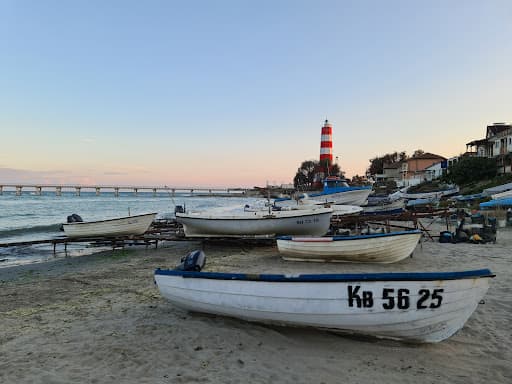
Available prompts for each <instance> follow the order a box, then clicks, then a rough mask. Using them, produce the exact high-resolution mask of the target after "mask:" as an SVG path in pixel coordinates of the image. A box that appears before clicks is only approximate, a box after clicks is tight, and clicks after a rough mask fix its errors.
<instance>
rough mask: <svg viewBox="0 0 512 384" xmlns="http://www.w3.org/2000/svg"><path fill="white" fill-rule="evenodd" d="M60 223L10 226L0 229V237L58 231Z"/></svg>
mask: <svg viewBox="0 0 512 384" xmlns="http://www.w3.org/2000/svg"><path fill="white" fill-rule="evenodd" d="M61 225H62V224H60V223H59V224H48V225H35V226H33V227H25V228H12V229H5V230H0V239H1V238H2V237H4V236H5V237H11V236H23V235H30V234H36V233H49V232H58V231H60V227H61Z"/></svg>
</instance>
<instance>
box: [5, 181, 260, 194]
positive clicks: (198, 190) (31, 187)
mask: <svg viewBox="0 0 512 384" xmlns="http://www.w3.org/2000/svg"><path fill="white" fill-rule="evenodd" d="M7 189H10V190H13V191H16V196H21V194H22V193H23V190H28V191H31V192H35V194H36V195H41V194H42V192H43V190H54V191H55V195H56V196H61V195H62V192H63V191H71V192H73V191H74V192H75V195H76V196H80V194H81V192H82V191H92V192H95V193H96V196H99V195H100V194H101V191H105V190H109V191H111V192H114V195H115V196H116V197H118V196H119V193H120V192H130V191H131V192H133V194H134V195H135V196H137V195H138V193H139V192H146V193H147V192H150V193H151V192H152V193H153V196H156V195H157V193H169V194H170V195H172V196H174V195H175V194H176V193H190V194H192V195H211V196H219V195H225V196H239V195H242V196H245V195H247V194H248V192H249V191H251V190H250V189H247V188H237V187H234V188H233V187H229V188H228V187H212V188H210V187H168V186H158V187H149V186H116V185H73V184H70V185H65V184H62V185H59V184H0V195H2V194H3V192H5V191H6V190H7Z"/></svg>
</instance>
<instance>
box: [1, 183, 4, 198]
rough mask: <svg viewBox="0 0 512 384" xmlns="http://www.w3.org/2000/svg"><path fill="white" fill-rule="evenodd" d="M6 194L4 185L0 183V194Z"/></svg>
mask: <svg viewBox="0 0 512 384" xmlns="http://www.w3.org/2000/svg"><path fill="white" fill-rule="evenodd" d="M3 194H4V186H3V185H0V196H2V195H3Z"/></svg>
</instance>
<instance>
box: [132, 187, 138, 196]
mask: <svg viewBox="0 0 512 384" xmlns="http://www.w3.org/2000/svg"><path fill="white" fill-rule="evenodd" d="M133 193H134V194H135V196H137V195H138V194H139V190H138V189H137V188H133Z"/></svg>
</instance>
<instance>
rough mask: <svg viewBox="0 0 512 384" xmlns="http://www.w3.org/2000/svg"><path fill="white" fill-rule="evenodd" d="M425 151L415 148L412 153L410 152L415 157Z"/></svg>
mask: <svg viewBox="0 0 512 384" xmlns="http://www.w3.org/2000/svg"><path fill="white" fill-rule="evenodd" d="M424 153H425V151H424V150H423V149H417V150H415V151H414V153H413V154H412V157H417V156H421V155H423V154H424Z"/></svg>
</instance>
